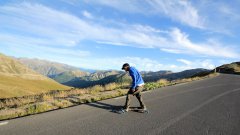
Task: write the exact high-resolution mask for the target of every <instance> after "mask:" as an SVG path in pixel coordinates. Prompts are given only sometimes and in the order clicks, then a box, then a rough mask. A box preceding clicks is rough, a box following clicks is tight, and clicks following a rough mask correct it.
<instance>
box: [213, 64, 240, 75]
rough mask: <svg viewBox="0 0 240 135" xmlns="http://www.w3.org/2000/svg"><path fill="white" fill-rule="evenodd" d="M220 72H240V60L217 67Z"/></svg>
mask: <svg viewBox="0 0 240 135" xmlns="http://www.w3.org/2000/svg"><path fill="white" fill-rule="evenodd" d="M216 71H217V72H219V73H228V74H240V62H233V63H230V64H225V65H222V66H219V67H217V68H216Z"/></svg>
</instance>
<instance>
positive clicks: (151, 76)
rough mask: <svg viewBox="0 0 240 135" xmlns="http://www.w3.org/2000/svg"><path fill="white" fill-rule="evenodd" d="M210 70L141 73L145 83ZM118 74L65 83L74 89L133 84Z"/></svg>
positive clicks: (125, 75)
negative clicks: (109, 84)
mask: <svg viewBox="0 0 240 135" xmlns="http://www.w3.org/2000/svg"><path fill="white" fill-rule="evenodd" d="M206 71H209V70H206V69H192V70H185V71H182V72H178V73H173V72H171V71H157V72H141V74H142V76H143V79H144V81H145V82H154V81H157V80H159V79H168V80H175V79H182V78H188V77H191V76H193V75H195V74H197V73H200V72H206ZM115 73H116V74H113V75H109V76H106V77H104V78H102V79H99V80H92V81H90V80H88V81H86V80H84V79H82V78H76V79H74V80H71V81H69V82H66V83H64V84H65V85H68V86H73V87H81V88H84V87H89V86H93V85H105V84H108V83H113V82H115V83H131V81H132V80H131V78H130V76H129V75H128V74H126V73H124V72H120V71H118V72H117V71H115Z"/></svg>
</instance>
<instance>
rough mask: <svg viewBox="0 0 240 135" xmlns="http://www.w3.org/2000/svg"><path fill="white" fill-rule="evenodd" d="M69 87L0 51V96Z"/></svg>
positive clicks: (21, 94) (12, 95)
mask: <svg viewBox="0 0 240 135" xmlns="http://www.w3.org/2000/svg"><path fill="white" fill-rule="evenodd" d="M69 88H70V87H67V86H64V85H62V84H59V83H57V82H56V81H54V80H52V79H49V78H47V77H45V76H43V75H41V74H39V73H37V72H35V71H33V70H32V69H29V68H28V67H26V66H25V65H23V64H21V63H20V62H19V61H17V60H15V59H13V58H11V57H8V56H5V55H3V54H1V53H0V98H6V97H15V96H24V95H29V94H35V93H41V92H45V91H49V90H64V89H69Z"/></svg>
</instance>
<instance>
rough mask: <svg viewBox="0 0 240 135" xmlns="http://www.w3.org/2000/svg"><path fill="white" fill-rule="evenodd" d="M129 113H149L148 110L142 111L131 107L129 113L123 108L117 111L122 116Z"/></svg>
mask: <svg viewBox="0 0 240 135" xmlns="http://www.w3.org/2000/svg"><path fill="white" fill-rule="evenodd" d="M129 111H133V112H139V113H149V111H148V110H147V109H142V108H141V107H129V109H128V111H126V109H123V108H121V109H119V110H117V112H118V113H120V114H123V113H127V112H129ZM115 112H116V111H115Z"/></svg>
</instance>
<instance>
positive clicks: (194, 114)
mask: <svg viewBox="0 0 240 135" xmlns="http://www.w3.org/2000/svg"><path fill="white" fill-rule="evenodd" d="M239 82H240V76H236V75H227V74H221V75H219V76H218V77H215V78H210V79H205V80H200V81H195V82H191V83H186V84H179V85H175V86H170V87H165V88H161V89H157V90H154V91H151V92H146V93H144V94H143V98H144V101H145V103H146V105H147V107H148V109H149V110H150V113H149V114H142V113H137V112H129V113H127V114H118V113H114V112H112V111H111V110H112V108H118V107H119V106H121V105H123V103H124V100H125V99H124V98H118V99H110V100H105V101H99V102H96V103H90V104H84V105H79V106H75V107H71V108H67V109H62V110H57V111H52V112H47V113H42V114H38V115H32V116H27V117H23V118H19V119H14V120H9V121H7V122H6V121H5V122H0V134H1V135H96V134H97V135H101V134H104V135H117V134H120V135H126V134H130V135H135V134H136V135H147V134H152V135H155V134H158V135H159V134H160V135H240V83H239ZM133 99H134V100H133V101H132V106H138V103H137V102H136V100H135V98H133ZM1 123H2V124H1Z"/></svg>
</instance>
